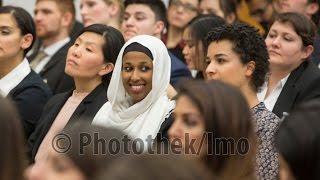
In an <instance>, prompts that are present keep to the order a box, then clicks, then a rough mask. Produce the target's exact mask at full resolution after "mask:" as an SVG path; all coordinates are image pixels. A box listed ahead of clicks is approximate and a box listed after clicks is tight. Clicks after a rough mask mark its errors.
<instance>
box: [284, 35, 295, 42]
mask: <svg viewBox="0 0 320 180" xmlns="http://www.w3.org/2000/svg"><path fill="white" fill-rule="evenodd" d="M283 39H284V40H285V41H289V42H290V41H293V38H292V37H290V36H284V37H283Z"/></svg>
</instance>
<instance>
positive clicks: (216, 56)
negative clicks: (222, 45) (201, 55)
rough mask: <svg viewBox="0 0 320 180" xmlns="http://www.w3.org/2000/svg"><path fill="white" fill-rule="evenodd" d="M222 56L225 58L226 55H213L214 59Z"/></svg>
mask: <svg viewBox="0 0 320 180" xmlns="http://www.w3.org/2000/svg"><path fill="white" fill-rule="evenodd" d="M223 56H227V55H226V54H221V53H220V54H216V55H214V57H215V58H219V57H223Z"/></svg>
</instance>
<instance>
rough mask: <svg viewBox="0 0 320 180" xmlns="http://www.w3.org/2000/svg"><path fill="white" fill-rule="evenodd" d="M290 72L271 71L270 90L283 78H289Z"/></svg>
mask: <svg viewBox="0 0 320 180" xmlns="http://www.w3.org/2000/svg"><path fill="white" fill-rule="evenodd" d="M290 72H291V71H290V70H287V71H285V70H280V69H271V70H270V77H269V80H268V89H270V88H271V89H273V87H274V86H275V85H276V84H277V83H278V82H279V81H280V80H281V79H283V78H285V77H286V76H288V74H289V73H290Z"/></svg>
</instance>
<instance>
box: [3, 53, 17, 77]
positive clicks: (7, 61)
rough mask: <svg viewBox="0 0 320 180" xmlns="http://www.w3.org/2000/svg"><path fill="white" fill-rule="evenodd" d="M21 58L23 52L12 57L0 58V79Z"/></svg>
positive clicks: (15, 65)
mask: <svg viewBox="0 0 320 180" xmlns="http://www.w3.org/2000/svg"><path fill="white" fill-rule="evenodd" d="M22 60H23V52H22V53H20V54H19V55H18V56H16V57H14V58H12V59H5V60H0V79H1V78H3V77H4V76H6V75H7V74H9V73H10V72H11V71H12V70H13V69H14V68H15V67H17V66H18V65H19V64H20V63H21V62H22Z"/></svg>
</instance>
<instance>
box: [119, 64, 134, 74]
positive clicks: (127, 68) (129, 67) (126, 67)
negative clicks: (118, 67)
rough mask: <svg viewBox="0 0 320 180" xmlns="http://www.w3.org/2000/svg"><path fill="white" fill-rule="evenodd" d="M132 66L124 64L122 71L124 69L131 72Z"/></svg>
mask: <svg viewBox="0 0 320 180" xmlns="http://www.w3.org/2000/svg"><path fill="white" fill-rule="evenodd" d="M132 69H133V68H132V67H131V66H128V65H125V66H123V67H122V71H124V72H130V71H132Z"/></svg>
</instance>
